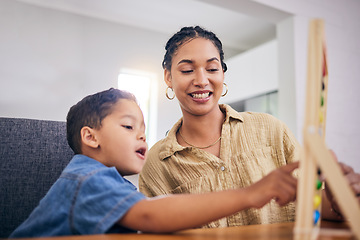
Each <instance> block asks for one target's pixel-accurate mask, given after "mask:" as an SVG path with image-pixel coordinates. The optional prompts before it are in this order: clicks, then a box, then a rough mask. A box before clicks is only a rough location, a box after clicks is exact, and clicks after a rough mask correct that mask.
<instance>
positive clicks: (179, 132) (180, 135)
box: [179, 129, 221, 149]
mask: <svg viewBox="0 0 360 240" xmlns="http://www.w3.org/2000/svg"><path fill="white" fill-rule="evenodd" d="M179 134H180V137H181V138H182V140H184V142H186V144H188V145H190V146H191V147H195V148H199V149H206V148H209V147H212V146H214V145H215V144H217V142H218V141H220V139H221V136H220V137H219V138H218V139H217V140H216V141H215V142H214V143H212V144H210V145H208V146H205V147H198V146H194V145H192V144H191V143H189V142H188V141H186V140H185V138H184V137H183V135H182V134H181V131H180V129H179Z"/></svg>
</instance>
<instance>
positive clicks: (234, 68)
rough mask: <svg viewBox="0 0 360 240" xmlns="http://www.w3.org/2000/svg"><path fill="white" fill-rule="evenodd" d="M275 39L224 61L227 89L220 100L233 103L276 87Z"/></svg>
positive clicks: (276, 51)
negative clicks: (226, 68)
mask: <svg viewBox="0 0 360 240" xmlns="http://www.w3.org/2000/svg"><path fill="white" fill-rule="evenodd" d="M277 53H278V50H277V41H276V40H272V41H270V42H267V43H265V44H262V45H260V46H258V47H256V48H253V49H251V50H249V51H246V52H244V53H241V54H239V55H237V56H235V57H232V58H230V59H229V60H227V61H226V64H227V66H228V71H227V72H226V73H225V83H226V84H227V85H228V88H229V91H228V93H227V95H226V96H225V97H223V98H221V102H226V103H233V102H236V101H240V100H244V99H247V98H251V97H254V96H257V95H260V94H264V93H266V92H270V91H274V90H277V89H278V61H277Z"/></svg>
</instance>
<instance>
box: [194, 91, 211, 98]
mask: <svg viewBox="0 0 360 240" xmlns="http://www.w3.org/2000/svg"><path fill="white" fill-rule="evenodd" d="M209 95H210V93H209V92H207V93H192V94H191V96H192V97H193V98H198V99H202V98H207V97H209Z"/></svg>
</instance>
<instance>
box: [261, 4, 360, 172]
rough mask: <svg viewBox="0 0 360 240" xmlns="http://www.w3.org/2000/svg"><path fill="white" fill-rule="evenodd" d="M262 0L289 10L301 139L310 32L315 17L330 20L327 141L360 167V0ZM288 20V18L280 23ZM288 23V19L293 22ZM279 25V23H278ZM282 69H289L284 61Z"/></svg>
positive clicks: (328, 31) (347, 160)
mask: <svg viewBox="0 0 360 240" xmlns="http://www.w3.org/2000/svg"><path fill="white" fill-rule="evenodd" d="M257 2H259V3H262V4H264V5H268V6H271V7H274V8H277V9H279V10H282V11H286V12H289V13H291V14H293V15H294V16H293V17H292V19H290V20H289V19H287V20H285V21H291V23H290V24H292V27H293V28H292V32H293V33H288V34H293V43H292V44H293V45H294V49H293V52H292V53H291V54H293V58H292V59H291V61H293V62H294V66H293V68H294V73H293V76H294V80H295V88H296V93H295V94H296V122H297V133H298V135H299V139H301V129H302V125H303V118H304V104H305V85H306V63H307V35H308V23H309V20H310V19H311V18H322V19H324V20H325V33H326V44H327V53H328V70H329V89H328V112H327V129H326V142H327V144H328V147H329V148H331V149H333V150H334V151H335V152H336V154H337V155H338V157H339V159H340V160H341V161H343V162H346V163H348V164H350V165H351V166H352V167H354V168H355V169H356V170H357V171H360V161H359V159H360V152H359V151H357V149H358V148H359V146H360V127H359V124H358V119H360V111H359V110H358V109H359V106H358V105H359V103H360V94H358V91H359V90H360V81H359V76H360V45H359V38H360V14H359V12H360V1H357V0H346V1H336V0H326V1H320V0H319V1H313V0H304V1H288V0H257ZM279 24H284V23H279ZM288 24H289V23H288ZM278 26H279V25H278ZM279 67H280V71H281V69H284V65H283V63H281V62H280V63H279Z"/></svg>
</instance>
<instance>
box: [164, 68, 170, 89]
mask: <svg viewBox="0 0 360 240" xmlns="http://www.w3.org/2000/svg"><path fill="white" fill-rule="evenodd" d="M164 79H165V83H166V85H167V86H168V87H169V88H172V82H171V72H170V71H169V70H167V69H165V70H164Z"/></svg>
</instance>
